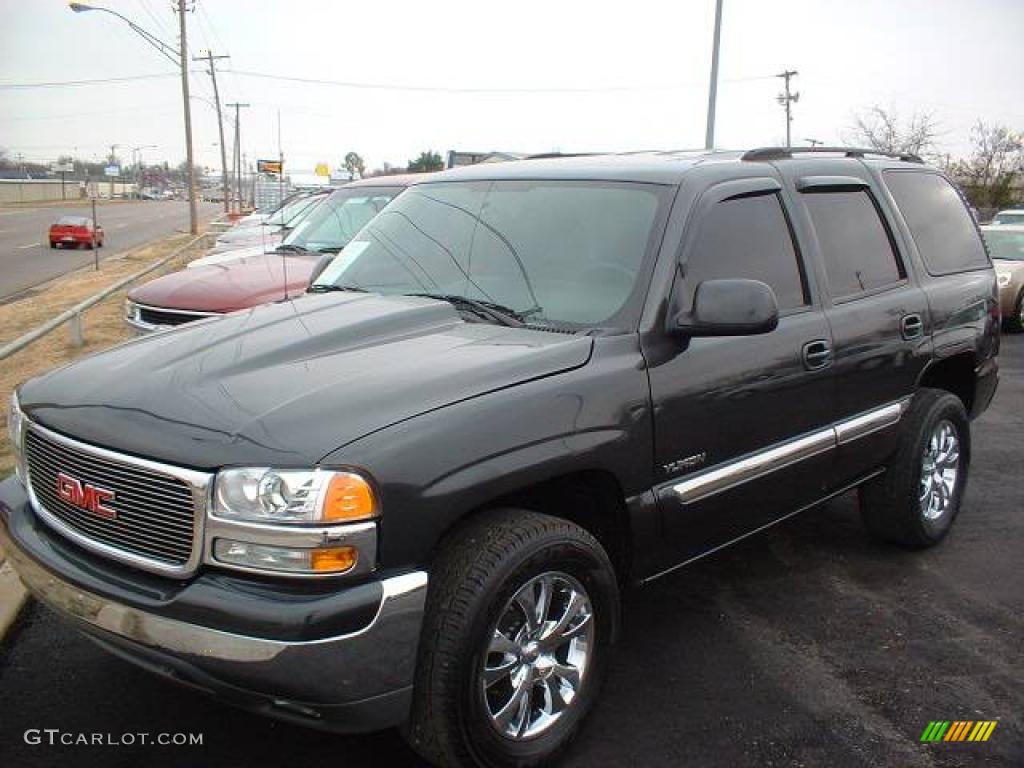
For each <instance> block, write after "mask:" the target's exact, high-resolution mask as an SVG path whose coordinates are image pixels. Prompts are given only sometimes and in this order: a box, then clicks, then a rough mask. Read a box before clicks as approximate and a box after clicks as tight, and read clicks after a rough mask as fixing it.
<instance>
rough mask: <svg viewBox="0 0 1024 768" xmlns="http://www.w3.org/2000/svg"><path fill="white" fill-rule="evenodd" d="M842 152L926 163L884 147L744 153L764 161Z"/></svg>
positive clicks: (776, 149)
mask: <svg viewBox="0 0 1024 768" xmlns="http://www.w3.org/2000/svg"><path fill="white" fill-rule="evenodd" d="M837 153H838V154H842V155H844V156H845V157H864V156H865V155H875V156H878V157H891V158H893V159H895V160H903V161H904V162H907V163H921V164H923V163H924V160H922V159H921V158H920V157H918V156H917V155H915V154H912V153H910V152H887V151H886V150H884V149H864V148H861V147H761V148H759V149H751V150H749V151H747V152H744V153H743V157H742V158H741V159H743V160H751V161H764V160H784V159H786V158H792V157H793V155H795V154H801V155H805V154H810V155H813V154H830V155H834V154H837Z"/></svg>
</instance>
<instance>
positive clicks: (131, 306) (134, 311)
mask: <svg viewBox="0 0 1024 768" xmlns="http://www.w3.org/2000/svg"><path fill="white" fill-rule="evenodd" d="M124 319H125V320H138V319H139V306H138V305H137V304H136V303H135V302H134V301H132V300H131V299H125V300H124Z"/></svg>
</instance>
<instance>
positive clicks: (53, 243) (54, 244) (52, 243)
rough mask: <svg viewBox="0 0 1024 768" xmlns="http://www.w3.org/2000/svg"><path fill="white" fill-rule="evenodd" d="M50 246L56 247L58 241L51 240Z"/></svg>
mask: <svg viewBox="0 0 1024 768" xmlns="http://www.w3.org/2000/svg"><path fill="white" fill-rule="evenodd" d="M50 247H51V248H56V247H57V243H55V242H53V241H52V240H51V241H50Z"/></svg>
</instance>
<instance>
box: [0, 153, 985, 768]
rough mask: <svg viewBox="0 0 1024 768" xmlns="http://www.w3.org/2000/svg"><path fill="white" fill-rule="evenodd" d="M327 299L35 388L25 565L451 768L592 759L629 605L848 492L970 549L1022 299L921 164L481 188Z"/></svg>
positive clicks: (864, 162)
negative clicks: (584, 727) (591, 727)
mask: <svg viewBox="0 0 1024 768" xmlns="http://www.w3.org/2000/svg"><path fill="white" fill-rule="evenodd" d="M321 268H322V271H321V272H320V274H319V276H318V277H316V278H315V279H314V281H313V285H312V287H311V289H310V292H309V294H308V295H306V296H304V297H302V298H300V299H297V300H292V301H287V302H281V303H276V304H271V305H267V306H264V307H260V308H256V309H251V310H246V311H243V312H238V313H235V314H231V315H227V316H225V317H223V318H219V319H215V320H208V321H202V322H199V323H195V324H191V325H189V326H185V327H182V328H180V329H176V330H174V331H170V332H167V333H161V334H157V335H154V336H152V337H150V338H146V339H143V340H138V341H134V342H131V343H128V344H125V345H123V346H120V347H117V348H115V349H112V350H109V351H107V352H103V353H101V354H98V355H95V356H93V357H91V358H88V359H86V360H83V361H81V362H78V363H75V364H73V365H70V366H67V367H65V368H62V369H60V370H57V371H54V372H52V373H49V374H47V375H45V376H42V377H39V378H37V379H33V380H31V381H28V382H26V383H25V384H23V385H22V386H21V388H20V389H19V390H18V391H17V393H16V395H15V397H14V399H13V402H12V406H11V413H10V419H9V422H10V426H11V437H12V441H13V443H14V445H15V446H16V449H17V453H18V477H17V478H10V479H8V480H6V481H5V482H3V483H2V484H0V521H2V524H0V546H3V548H4V550H5V551H6V552H7V554H8V557H9V558H10V560H11V561H12V562H13V563H14V565H15V567H16V568H17V570H18V572H19V573H20V575H21V577H22V579H23V580H24V581H25V583H26V584H27V585H28V586H29V588H30V589H31V590H32V592H33V593H34V594H35V595H36V596H37V597H38V598H39V599H40V600H41V601H43V602H44V603H47V604H48V605H50V606H51V607H52V608H54V609H55V610H56V611H58V612H60V613H62V614H64V615H66V616H68V617H69V618H70V619H71V620H73V621H74V623H75V624H76V626H78V627H79V628H80V629H81V630H83V631H84V632H86V633H87V634H89V635H90V636H91V637H93V638H94V639H96V640H97V641H98V642H99V643H100V644H101V645H103V646H104V647H107V648H109V649H110V650H112V651H115V652H117V653H118V654H120V655H122V656H124V657H125V658H128V659H132V660H134V661H137V662H138V663H140V664H143V665H144V666H146V667H147V668H149V669H151V670H155V671H157V672H159V673H161V674H164V675H167V676H168V677H171V678H173V679H175V680H179V681H184V682H188V683H191V684H193V685H196V686H199V687H200V688H203V689H205V690H208V691H214V692H218V693H219V694H221V695H222V696H223V697H224V699H225V701H229V702H231V703H233V704H236V705H239V706H244V707H248V708H251V709H255V710H258V711H260V712H264V713H266V714H268V715H274V716H277V717H282V718H287V719H289V720H292V721H296V722H300V723H305V724H309V725H313V726H318V727H326V728H333V729H337V730H347V731H359V730H368V729H374V728H382V727H385V726H390V725H396V724H402V725H403V733H404V734H405V735H406V737H407V738H408V740H409V742H410V743H411V744H412V745H413V747H414V748H415V749H417V750H418V751H419V752H420V753H422V754H423V755H424V756H426V757H427V758H428V759H430V760H432V761H435V762H437V763H438V764H443V765H486V766H529V765H534V764H536V763H538V762H541V761H544V760H548V759H550V758H552V757H553V756H555V755H556V754H558V752H559V751H560V750H561V749H562V748H563V747H565V745H566V744H567V743H568V742H569V740H570V739H571V738H572V736H573V734H574V733H575V732H576V730H577V728H578V727H579V725H580V723H581V721H582V719H583V717H584V715H585V714H586V712H587V711H588V709H589V707H590V705H591V704H592V703H593V701H594V699H595V697H596V695H597V690H598V685H599V681H600V679H601V675H602V672H603V671H604V668H605V667H606V666H607V665H608V664H609V663H611V662H612V657H611V655H610V646H611V644H612V642H613V641H614V640H615V637H616V634H617V629H618V623H619V593H620V587H621V586H622V585H625V584H629V583H640V582H646V581H650V580H652V579H655V578H657V577H658V576H660V575H663V574H665V573H668V572H669V571H672V570H673V569H676V568H679V567H680V566H682V565H685V564H686V563H689V562H692V561H693V560H695V559H697V558H700V557H703V556H705V555H707V554H709V553H712V552H714V551H715V550H717V549H719V548H721V547H723V546H726V545H728V544H730V543H732V542H735V541H737V540H739V539H741V538H743V537H745V536H748V535H750V534H752V533H754V532H757V531H760V530H762V529H764V528H765V527H767V526H769V525H772V524H773V523H776V522H778V521H780V520H783V519H785V518H786V517H788V516H790V515H792V514H795V513H796V512H799V511H801V510H805V509H808V508H811V507H813V506H814V505H816V504H819V503H821V502H822V501H824V500H827V499H829V498H831V497H833V496H835V495H837V494H840V493H843V492H844V491H847V490H849V489H853V488H859V489H860V496H861V505H862V509H863V517H864V522H865V524H866V526H867V529H868V530H869V531H870V532H871V533H872V534H874V535H875V536H877V537H879V538H881V539H884V540H886V541H890V542H893V543H895V544H898V545H901V546H904V547H915V548H923V547H928V546H931V545H934V544H936V543H938V542H939V541H941V540H942V538H943V537H944V536H945V535H946V533H947V532H948V531H949V529H950V527H951V526H952V524H953V522H954V520H955V518H956V516H957V514H958V513H959V511H960V505H961V499H962V498H963V492H964V487H965V484H966V482H967V473H968V469H969V465H970V458H971V441H970V419H971V418H972V417H974V416H976V415H978V414H979V413H981V412H982V411H983V410H984V409H985V408H986V407H987V405H988V403H989V401H990V400H991V398H992V395H993V393H994V391H995V388H996V382H997V363H996V354H997V351H998V347H999V335H998V334H999V310H998V303H997V288H996V277H995V274H994V272H993V269H992V266H991V264H990V262H989V259H988V256H987V255H986V252H985V249H984V246H983V244H982V241H981V238H980V236H979V233H978V231H977V228H976V226H975V224H974V221H973V219H972V218H971V216H970V214H969V213H968V211H967V209H966V207H965V206H964V204H963V202H962V200H961V198H960V196H959V195H958V193H957V191H956V189H955V188H954V187H953V186H952V185H951V184H950V182H949V181H948V180H947V179H946V178H945V177H943V176H942V174H940V173H939V172H938V171H935V170H933V169H931V168H928V167H926V166H924V165H923V164H922V163H921V162H920V161H918V160H917V159H916V158H913V157H890V156H883V155H877V154H871V153H868V152H865V151H861V150H850V149H838V150H835V149H833V150H819V151H815V152H807V151H801V152H797V151H795V150H793V151H790V150H785V149H764V150H754V151H750V152H746V153H740V152H717V153H703V154H702V153H698V154H681V153H672V152H668V153H648V154H632V155H624V156H592V157H576V158H552V159H543V160H533V161H524V162H514V163H502V164H494V165H487V166H477V167H472V168H468V169H461V170H458V171H452V172H449V173H445V174H440V175H438V176H434V177H432V178H431V179H430V180H429V181H428V182H427V183H423V184H418V185H414V186H412V187H410V188H409V189H407V190H406V191H405V192H404V193H402V194H401V195H400V196H398V197H397V198H396V199H395V200H394V201H393V202H392V203H391V204H390V205H389V206H388V207H386V208H385V209H384V211H383V212H382V213H381V214H380V215H379V216H377V217H376V218H375V219H373V220H372V221H371V222H370V223H369V224H368V225H367V226H366V227H365V228H364V229H363V230H362V231H361V232H360V234H358V235H357V236H356V237H355V239H354V240H353V241H352V242H351V243H350V244H349V245H348V246H347V247H346V248H345V249H344V250H343V251H342V252H341V253H340V254H339V255H338V256H337V257H336V258H335V259H334V260H333V261H331V262H330V263H325V264H323V265H321Z"/></svg>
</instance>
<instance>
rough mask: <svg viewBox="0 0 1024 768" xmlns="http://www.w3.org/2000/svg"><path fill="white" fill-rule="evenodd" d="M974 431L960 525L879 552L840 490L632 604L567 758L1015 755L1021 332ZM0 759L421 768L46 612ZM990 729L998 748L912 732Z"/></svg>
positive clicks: (14, 698)
mask: <svg viewBox="0 0 1024 768" xmlns="http://www.w3.org/2000/svg"><path fill="white" fill-rule="evenodd" d="M1001 364H1002V383H1001V385H1000V389H999V392H998V394H997V397H996V400H995V402H994V404H993V406H992V407H991V408H990V409H989V410H988V412H987V413H986V414H985V415H984V416H983V417H982V418H981V419H979V420H978V421H977V422H975V425H974V456H973V466H972V474H971V481H970V484H969V486H968V490H967V495H966V499H965V502H964V506H963V511H962V513H961V516H960V519H959V520H958V522H957V525H956V527H955V528H954V530H953V532H952V534H951V535H950V536H949V538H948V539H947V540H946V541H945V542H944V543H943V544H942V545H941V546H939V547H937V548H935V549H933V550H931V551H928V552H904V551H902V550H897V549H893V548H891V547H884V546H881V545H878V544H875V543H872V542H871V541H870V540H869V539H868V538H867V536H866V535H865V534H864V532H863V529H862V528H861V526H860V523H859V520H858V517H857V512H856V507H855V499H854V497H853V496H852V495H849V496H846V497H843V498H840V499H838V500H836V501H834V502H832V503H830V504H827V505H825V506H823V507H821V508H818V509H816V510H813V511H810V512H807V513H805V514H803V515H801V516H798V517H797V518H795V519H793V520H790V521H788V522H786V523H784V524H782V525H780V526H778V527H776V528H775V529H773V530H771V531H769V532H767V533H765V534H764V535H761V536H757V537H752V538H751V539H748V540H747V541H745V542H743V543H741V544H739V545H737V546H735V547H733V548H731V549H730V550H726V551H724V552H722V553H720V554H719V555H717V556H714V557H711V558H707V559H705V560H703V561H701V562H699V563H696V564H695V565H693V566H692V567H690V568H688V569H684V570H683V571H681V572H677V573H676V574H674V575H672V576H670V577H666V578H664V579H662V580H660V581H659V582H656V583H654V584H653V585H651V586H649V587H646V588H644V589H638V590H632V591H630V592H628V593H627V594H626V595H625V600H624V606H625V616H624V623H623V624H624V636H623V637H622V640H621V642H620V644H619V647H618V649H617V651H616V657H615V659H614V661H613V663H612V665H611V670H610V674H609V676H608V679H607V681H606V683H605V685H604V689H603V691H602V695H601V697H600V699H599V701H598V704H597V706H596V708H595V710H594V712H593V713H592V715H591V716H590V718H589V719H588V721H587V722H586V723H585V725H584V728H583V730H582V732H581V734H580V738H579V739H578V741H577V742H576V743H575V745H574V746H573V747H572V749H571V750H570V751H569V752H568V754H567V755H566V756H565V759H564V761H563V765H565V766H578V767H579V768H593V767H594V766H648V767H652V766H665V767H666V768H668V767H670V766H671V768H677V767H679V766H729V767H730V768H745V767H748V766H749V767H750V768H754V767H755V766H758V767H760V766H830V767H835V768H842V767H845V766H850V767H851V768H861V767H863V768H868V767H869V766H870V767H874V766H888V765H892V766H895V765H899V766H904V767H907V766H909V767H912V768H935V767H936V766H939V767H942V768H953V767H954V766H967V765H979V764H984V765H987V766H1020V765H1024V712H1022V707H1021V704H1022V703H1024V569H1022V568H1021V562H1022V555H1024V515H1022V510H1024V483H1022V482H1021V470H1020V466H1021V464H1020V447H1021V444H1022V441H1021V437H1022V431H1024V335H1018V336H1011V337H1007V338H1005V339H1004V342H1003V354H1002V358H1001ZM0 712H3V713H4V714H3V718H2V719H0V750H2V752H3V753H4V754H6V755H7V757H6V758H5V763H6V764H8V765H17V766H23V767H25V768H30V767H31V766H44V765H45V766H50V765H58V764H74V765H75V766H81V767H83V768H84V767H85V766H111V765H126V766H127V765H139V764H142V763H145V764H146V765H147V766H148V767H149V768H162V766H177V765H184V764H209V765H232V766H235V765H237V766H269V765H328V764H330V765H344V766H346V767H347V768H362V767H363V766H374V767H375V768H376V767H377V766H409V765H418V763H417V761H416V758H415V757H414V756H413V754H412V753H411V752H410V751H409V750H408V749H407V748H406V747H405V746H404V745H403V743H402V741H401V739H400V738H399V736H398V734H397V733H396V732H395V731H387V732H383V733H379V734H371V735H367V736H359V737H342V736H334V735H330V734H323V733H319V732H315V731H307V730H304V729H301V728H298V727H294V726H290V725H285V724H282V723H277V722H272V721H268V720H264V719H261V718H259V717H256V716H254V715H250V714H247V713H244V712H240V711H236V710H233V709H230V708H228V707H226V706H223V705H221V704H218V703H216V702H214V701H211V700H208V699H206V698H203V697H201V696H200V695H198V694H196V693H194V692H192V691H188V690H184V689H179V688H178V687H176V686H173V685H172V684H171V683H168V682H165V681H163V680H158V679H156V678H154V677H151V676H150V675H149V674H148V673H146V672H143V671H141V670H138V669H136V668H134V667H132V666H130V665H129V664H127V663H125V662H122V661H120V660H118V659H116V658H113V657H111V656H108V655H107V654H105V653H104V652H102V651H100V650H99V649H98V648H97V647H95V646H93V645H92V644H91V643H90V642H89V641H87V640H84V639H82V638H81V637H79V636H78V635H76V634H75V633H74V632H73V631H71V630H70V629H68V628H67V627H66V626H64V624H62V623H60V622H59V621H57V620H56V619H54V617H53V616H52V615H51V614H50V613H49V612H47V611H46V610H44V609H42V608H39V607H37V606H34V607H32V608H30V609H29V610H28V611H27V613H26V614H25V615H24V616H23V618H22V620H21V624H20V626H19V627H18V628H16V629H15V631H14V633H13V635H12V636H10V637H9V638H8V640H7V641H6V644H5V646H4V647H3V649H2V650H0ZM958 719H963V720H997V721H998V725H997V726H996V728H995V730H994V731H993V733H992V735H991V738H990V739H989V741H988V742H986V743H951V742H946V743H937V744H928V745H923V744H920V743H919V739H920V737H921V735H922V733H923V731H924V729H925V727H926V726H927V724H928V722H929V721H931V720H958ZM30 728H59V729H61V730H62V731H65V732H70V733H74V734H77V733H90V734H91V733H104V734H107V733H112V734H116V735H120V734H123V733H129V732H131V733H138V732H149V733H152V734H156V733H162V732H168V733H177V732H185V733H201V734H203V744H202V746H163V747H152V748H149V749H146V748H140V747H137V746H108V747H99V746H88V747H86V746H79V747H50V746H46V745H37V746H33V745H27V744H26V743H25V742H24V737H23V734H24V732H25V731H26V729H30Z"/></svg>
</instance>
